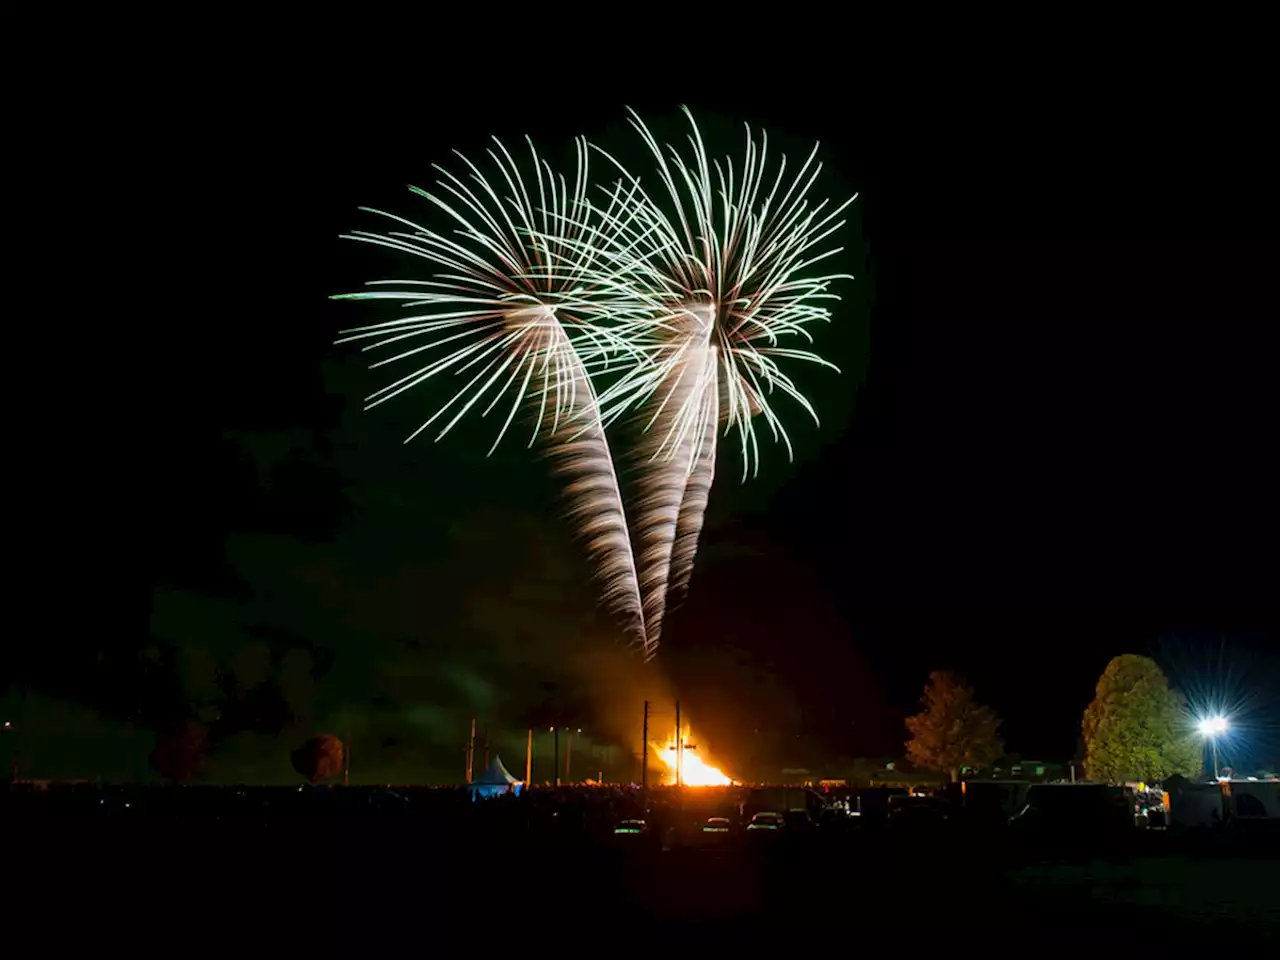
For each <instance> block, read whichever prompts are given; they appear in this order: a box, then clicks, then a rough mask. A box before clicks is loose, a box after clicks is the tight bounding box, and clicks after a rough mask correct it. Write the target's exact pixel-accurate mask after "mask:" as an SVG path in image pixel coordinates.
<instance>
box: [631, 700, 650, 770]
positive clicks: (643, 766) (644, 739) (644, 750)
mask: <svg viewBox="0 0 1280 960" xmlns="http://www.w3.org/2000/svg"><path fill="white" fill-rule="evenodd" d="M641 729H642V730H643V732H642V733H641V734H640V787H641V789H643V790H648V789H649V701H648V700H646V701H645V702H644V726H643V727H642V728H641ZM631 769H633V770H634V769H635V768H634V767H632V768H631Z"/></svg>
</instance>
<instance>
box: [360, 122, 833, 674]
mask: <svg viewBox="0 0 1280 960" xmlns="http://www.w3.org/2000/svg"><path fill="white" fill-rule="evenodd" d="M685 114H686V116H687V117H688V119H689V123H690V128H691V134H690V136H689V138H688V140H689V145H690V147H691V148H692V153H691V159H689V160H687V161H686V160H685V159H684V157H682V155H681V153H680V151H678V150H676V149H675V148H673V147H667V148H665V149H664V148H663V146H662V145H660V144H659V143H658V141H657V140H656V139H655V138H654V137H653V135H652V134H651V133H650V132H649V130H648V128H647V127H646V126H645V125H644V123H643V121H641V119H640V118H639V116H638V115H636V114H635V113H634V111H633V112H632V117H631V124H632V126H633V127H634V128H635V130H636V131H637V132H638V133H639V134H640V136H641V137H642V139H643V141H644V143H645V144H646V146H647V147H648V149H649V152H650V153H651V155H652V157H653V159H654V161H655V163H656V166H657V173H658V176H657V184H658V186H657V189H656V190H654V191H652V192H650V191H647V190H646V189H645V187H644V186H642V184H641V180H640V178H639V177H637V176H634V175H633V174H631V173H629V172H628V171H627V170H626V168H625V167H623V165H622V164H621V163H619V162H618V161H617V160H616V159H614V158H613V157H612V156H610V155H608V154H606V153H604V152H603V151H600V152H601V153H602V154H603V155H604V156H605V157H606V158H607V159H608V160H609V162H610V163H612V164H613V166H614V167H615V168H616V170H617V171H618V173H619V174H620V179H618V180H617V181H616V182H615V183H614V185H613V187H612V188H611V189H610V190H609V191H608V192H607V196H608V202H607V203H604V202H602V203H599V204H597V203H594V202H592V201H591V200H590V199H589V198H588V197H587V158H588V153H589V149H588V146H587V144H586V143H585V141H582V140H579V141H578V144H577V146H578V150H577V157H578V162H577V175H576V177H575V179H574V182H573V185H572V187H570V186H569V185H568V184H567V183H566V182H565V180H564V178H563V177H559V178H557V177H556V176H555V175H554V174H553V173H552V171H551V169H550V167H548V166H547V165H546V164H545V162H543V161H541V160H540V159H539V158H538V156H537V154H536V152H534V150H533V147H532V144H530V147H529V149H530V154H531V156H532V161H533V162H532V168H533V170H534V176H533V178H532V180H531V181H530V180H526V179H523V178H522V176H521V172H520V167H519V165H518V164H517V163H516V162H515V161H514V160H513V158H512V157H511V155H510V154H509V153H508V152H507V151H506V149H505V148H504V147H503V146H502V145H501V143H499V142H498V141H497V140H494V144H495V148H496V149H490V150H489V151H488V153H489V157H490V159H491V160H492V162H493V166H494V167H495V168H496V170H497V171H498V176H497V178H496V179H494V180H492V181H491V180H489V179H487V178H486V177H485V176H484V174H482V173H481V171H480V169H479V168H478V167H477V166H475V165H474V164H472V163H471V162H470V161H468V160H467V159H466V158H465V157H461V155H460V154H459V157H460V158H461V159H462V162H463V163H464V164H465V165H466V167H467V170H468V176H467V178H466V179H465V180H464V179H460V178H458V177H456V176H454V175H453V174H451V173H449V172H447V171H445V170H444V169H443V168H440V167H436V169H437V170H438V171H439V172H440V174H441V177H442V179H440V180H439V181H437V187H438V192H436V193H430V192H427V191H422V190H416V189H415V191H414V192H415V193H417V194H419V195H420V196H422V197H423V198H425V199H427V200H428V201H430V202H431V203H433V204H434V205H435V206H436V207H438V208H439V209H440V210H441V211H443V213H444V214H445V215H446V216H447V217H448V218H451V219H452V220H453V221H454V222H455V224H456V225H457V229H455V230H454V232H453V234H452V235H450V236H446V235H444V234H441V233H438V232H435V231H434V230H431V229H427V228H425V227H422V226H419V225H418V224H416V223H413V222H411V221H409V220H405V219H403V218H401V217H398V216H395V215H392V214H387V213H382V212H381V211H370V212H373V213H376V214H379V215H380V216H383V217H385V218H387V219H389V220H391V221H392V222H394V223H395V224H397V225H398V226H399V227H400V228H402V229H397V230H392V231H390V232H387V233H371V232H364V231H361V232H357V233H354V234H351V235H350V238H351V239H354V240H358V241H362V242H365V243H372V244H376V245H379V246H383V247H387V248H390V249H392V250H396V251H398V252H401V253H406V254H410V255H412V256H414V257H417V258H420V259H421V260H423V261H426V263H427V264H428V265H429V267H430V268H431V271H432V276H431V279H429V280H423V279H415V280H403V281H379V282H377V283H374V284H371V285H370V286H372V287H374V288H375V289H372V290H367V291H364V292H362V293H356V294H349V295H346V296H345V297H342V298H340V299H355V300H375V299H386V300H395V301H400V302H401V304H402V306H403V307H404V308H405V309H406V310H407V311H408V312H409V314H410V315H409V316H405V317H401V318H400V319H397V320H393V321H389V322H386V323H381V324H376V325H374V326H369V327H360V328H356V329H354V330H348V331H344V333H345V334H346V336H345V337H344V339H343V340H342V341H339V342H348V341H363V342H366V346H365V349H366V350H372V349H380V348H385V347H390V346H392V345H395V344H404V345H405V346H406V347H407V349H402V350H400V351H399V352H397V353H395V354H394V355H392V356H389V357H386V358H385V359H382V360H380V361H378V362H377V363H375V364H374V366H375V367H378V366H382V365H384V364H390V363H395V362H400V361H404V360H407V359H409V358H414V357H416V358H420V360H421V358H424V357H428V356H433V357H434V359H430V360H426V361H422V362H421V363H420V365H419V366H418V367H417V368H416V369H415V370H414V371H413V372H412V373H409V374H408V375H406V376H404V377H402V378H400V379H399V380H397V381H395V382H394V383H392V384H389V385H388V386H386V387H384V388H382V389H381V390H378V391H377V392H376V393H374V394H373V395H372V396H371V397H370V398H369V406H370V407H373V406H377V405H378V404H380V403H384V402H386V401H387V400H390V399H391V398H393V397H395V396H398V395H400V394H401V393H404V392H405V391H407V390H410V389H412V388H414V387H416V386H418V385H420V384H422V383H424V382H425V381H427V380H429V379H430V378H432V377H435V376H437V375H440V374H444V373H450V374H451V375H453V376H455V377H459V376H460V377H464V378H465V383H464V384H463V385H462V386H461V388H460V389H459V390H458V391H457V392H456V393H455V394H454V396H453V398H452V399H451V400H449V401H448V402H447V403H445V404H444V405H443V406H441V407H440V408H439V409H438V410H437V411H436V412H435V413H434V414H433V415H432V416H431V417H430V418H429V419H428V420H427V421H426V422H425V423H423V425H422V426H421V427H420V428H419V429H418V430H417V431H415V432H414V434H412V435H411V436H410V437H409V438H408V439H413V437H414V436H417V435H418V434H419V433H421V432H422V431H423V430H425V429H427V428H428V427H429V426H431V425H432V424H434V423H436V422H437V421H441V420H442V419H443V418H445V417H446V416H447V417H449V419H447V420H445V421H444V423H443V426H442V427H441V429H440V430H439V433H438V435H437V439H439V438H440V437H443V436H444V435H445V434H447V433H448V432H449V430H451V429H452V428H453V427H454V426H455V425H456V424H457V423H458V422H459V420H460V419H461V418H462V417H463V416H465V415H466V414H467V413H468V411H470V410H472V409H475V408H477V407H480V406H481V404H482V403H483V402H484V401H485V400H486V399H487V405H484V406H483V407H482V408H481V409H482V413H481V415H482V416H483V415H487V414H488V413H490V412H491V411H492V410H493V409H494V408H495V407H497V406H499V405H500V404H503V403H505V404H506V406H507V411H508V412H507V414H506V419H505V421H504V422H503V424H502V427H501V429H500V430H499V431H498V437H497V438H496V439H495V441H494V446H495V447H496V445H497V443H498V442H499V441H500V440H501V438H502V436H503V435H504V434H505V433H506V432H507V430H508V428H509V427H510V426H511V423H512V420H513V419H514V417H515V414H516V412H517V411H518V410H519V409H520V408H521V407H522V406H531V407H533V408H535V409H536V416H535V417H534V428H533V434H532V436H531V437H530V444H531V445H532V443H533V442H534V441H535V440H536V439H537V438H538V436H539V435H544V436H545V437H546V442H547V449H548V451H549V453H550V455H551V457H552V459H553V461H554V462H555V465H556V468H557V470H558V472H559V473H561V474H562V475H563V476H565V478H566V489H567V493H568V497H569V513H570V515H571V517H572V518H573V519H574V521H575V523H576V526H577V528H578V530H579V532H580V533H581V534H582V535H583V536H584V537H585V538H586V540H587V544H588V548H589V550H590V553H591V555H592V557H593V559H594V560H595V567H596V571H597V574H598V576H599V578H600V579H601V581H602V582H603V584H604V593H605V598H606V600H607V601H608V603H609V604H610V605H611V606H612V607H613V608H614V609H615V610H616V611H617V612H618V613H619V614H620V615H621V616H622V617H623V618H624V620H625V621H626V622H627V624H628V629H629V632H630V634H631V635H632V636H633V637H634V639H635V641H636V643H637V644H638V645H639V646H640V647H641V648H642V649H643V650H644V652H645V655H646V657H648V656H652V655H653V652H654V650H655V649H656V646H657V643H658V639H659V636H660V634H661V630H662V622H663V619H664V617H665V615H666V610H667V598H668V596H669V595H670V593H671V592H672V591H673V590H674V591H677V592H678V591H680V590H682V589H684V588H686V587H687V586H688V583H689V580H690V577H691V575H692V570H693V562H694V557H695V554H696V552H697V545H698V539H699V536H700V534H701V530H702V525H703V518H704V516H705V512H706V507H707V502H708V498H709V495H710V489H711V485H712V482H713V480H714V477H715V472H716V458H717V452H718V449H717V448H718V441H719V438H720V434H721V432H722V430H721V427H722V426H723V433H724V435H726V436H727V435H728V434H729V433H731V432H735V431H736V433H737V434H738V438H739V442H740V444H741V449H742V461H743V479H744V480H745V479H746V477H747V476H748V475H750V474H752V473H754V472H756V471H758V469H759V458H760V449H759V441H758V438H757V435H756V429H755V424H754V421H755V419H756V418H758V417H763V419H764V421H765V423H766V424H767V425H768V427H769V430H770V432H771V433H772V435H773V437H774V439H775V440H781V441H782V443H783V444H784V445H785V446H786V448H787V454H788V457H790V456H791V455H792V448H791V441H790V438H789V437H788V435H787V431H786V429H785V427H784V425H783V422H782V419H781V418H780V417H779V416H778V415H777V414H776V413H775V411H774V409H773V406H772V399H773V397H774V395H775V394H778V393H780V394H783V395H785V396H788V397H790V398H791V399H792V400H794V401H796V402H797V403H799V405H800V406H801V407H802V408H803V409H804V410H805V411H806V412H807V413H808V414H809V415H810V416H812V417H813V418H814V420H815V422H816V421H817V414H816V413H815V411H814V409H813V407H812V405H811V404H810V403H809V402H808V401H807V400H806V399H805V398H804V396H803V394H802V393H801V392H800V390H799V389H798V388H797V387H796V385H795V383H794V382H793V381H792V380H791V379H790V377H789V376H788V375H787V374H786V373H785V372H784V371H783V370H782V368H781V367H780V366H779V361H780V360H782V361H790V360H796V361H804V362H810V363H816V364H819V365H822V366H827V367H831V368H832V369H835V368H834V366H833V365H832V364H830V363H828V362H827V361H826V360H824V359H823V358H822V357H820V356H819V355H818V354H816V353H814V352H813V351H811V350H809V349H806V348H805V347H807V345H808V344H811V343H812V336H811V335H810V333H809V331H808V329H807V328H808V327H809V326H811V325H812V324H813V323H814V322H817V321H825V320H828V319H829V318H830V312H829V310H828V308H827V307H826V306H825V301H829V300H837V299H839V298H838V297H837V296H836V295H835V294H832V293H829V292H828V287H829V285H830V284H831V283H832V282H833V281H836V280H839V279H844V278H848V275H847V274H838V273H828V274H822V273H821V272H820V271H817V270H814V269H812V268H814V266H815V265H816V264H818V263H820V262H821V261H823V260H825V259H827V258H829V257H831V256H834V255H835V254H837V253H839V252H840V249H841V248H834V249H827V250H825V251H823V252H820V250H819V248H820V245H822V244H823V241H825V240H826V239H827V238H828V237H829V236H830V235H831V234H832V233H833V232H835V231H836V230H838V229H839V228H840V227H841V226H842V225H843V221H842V220H840V219H839V217H840V214H841V213H842V212H843V211H844V210H845V208H846V207H847V206H848V205H849V204H850V203H852V202H853V199H854V198H850V200H848V201H846V202H845V203H843V204H840V205H838V206H835V207H831V206H830V205H829V201H826V200H823V201H821V202H818V203H813V202H811V201H810V200H809V198H808V194H809V190H810V188H811V187H812V185H813V182H814V180H815V179H816V178H817V176H818V173H819V171H820V170H821V164H815V162H814V159H815V157H816V154H817V149H818V148H817V145H815V146H814V149H813V151H812V152H811V153H810V154H809V156H808V158H807V159H806V160H805V161H804V163H803V164H801V165H800V166H799V167H798V169H797V170H796V172H795V173H794V174H793V175H791V176H788V174H787V159H786V157H785V156H783V157H782V158H781V161H780V163H778V164H777V166H776V169H775V170H774V171H773V173H772V174H770V162H769V152H768V140H767V137H766V135H765V134H763V133H761V134H760V137H759V140H758V141H757V139H756V136H755V135H754V134H753V133H752V131H751V129H750V128H747V131H746V153H745V156H744V159H743V160H742V162H741V164H740V165H735V163H734V162H733V161H732V160H731V159H728V158H726V159H724V160H723V161H720V160H717V161H710V160H709V158H708V156H707V152H706V149H705V147H704V145H703V141H702V137H701V134H700V133H699V131H698V127H697V124H696V123H694V121H693V116H692V114H690V113H689V111H688V110H685ZM596 149H598V148H596ZM713 171H714V176H713ZM793 337H800V338H802V340H803V341H804V344H803V345H802V346H801V347H798V348H797V347H795V346H790V345H789V344H791V343H794V341H793V340H789V339H788V338H793ZM598 382H603V383H605V384H607V386H605V387H604V388H603V389H599V388H597V385H596V384H597V383H598ZM628 413H630V414H632V415H633V416H634V417H635V418H636V419H637V421H638V422H639V424H640V425H641V427H642V434H641V436H640V440H639V443H638V444H637V447H636V455H637V457H638V459H639V460H640V461H641V463H642V465H643V469H642V471H641V475H640V480H639V491H638V502H637V504H636V506H637V508H638V509H637V512H636V515H635V542H636V545H637V546H638V551H633V549H632V543H633V541H632V536H631V531H630V530H629V528H628V526H627V519H626V515H625V513H624V510H623V504H622V498H621V496H620V491H619V486H618V481H617V476H616V473H615V471H614V466H613V461H612V459H611V456H610V450H609V444H608V441H607V439H606V434H605V430H606V427H607V426H608V425H609V424H611V423H612V422H614V421H615V420H616V419H618V418H619V417H622V416H624V415H626V414H628ZM406 442H408V441H407V440H406Z"/></svg>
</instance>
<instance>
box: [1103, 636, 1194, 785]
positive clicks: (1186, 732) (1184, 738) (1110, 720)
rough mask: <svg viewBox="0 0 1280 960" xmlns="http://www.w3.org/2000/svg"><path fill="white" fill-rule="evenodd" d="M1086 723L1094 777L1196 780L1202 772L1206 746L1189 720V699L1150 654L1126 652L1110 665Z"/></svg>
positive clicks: (1118, 781) (1121, 781)
mask: <svg viewBox="0 0 1280 960" xmlns="http://www.w3.org/2000/svg"><path fill="white" fill-rule="evenodd" d="M1082 727H1083V730H1084V744H1085V761H1084V762H1085V772H1086V773H1087V774H1088V776H1089V778H1090V779H1091V780H1105V781H1110V782H1113V783H1124V782H1127V781H1134V780H1152V781H1160V780H1164V779H1166V778H1168V777H1170V776H1173V775H1174V774H1182V775H1183V776H1185V777H1189V778H1192V779H1194V778H1196V777H1198V776H1199V775H1200V773H1201V770H1202V767H1203V762H1204V761H1203V756H1202V752H1201V744H1200V741H1199V740H1198V739H1197V738H1196V736H1195V731H1194V729H1192V727H1191V724H1190V723H1189V722H1188V715H1187V702H1186V699H1185V698H1184V697H1183V696H1182V694H1181V693H1179V692H1178V691H1177V690H1174V689H1172V688H1171V687H1170V686H1169V681H1168V679H1167V678H1166V677H1165V675H1164V671H1162V670H1161V669H1160V667H1159V666H1158V665H1157V664H1156V662H1155V661H1154V660H1152V659H1150V658H1149V657H1140V656H1137V655H1135V654H1125V655H1124V656H1120V657H1116V658H1114V659H1113V660H1112V661H1111V662H1110V663H1108V664H1107V669H1106V670H1104V671H1103V672H1102V677H1101V678H1100V679H1099V680H1098V687H1097V690H1096V691H1095V696H1094V698H1093V702H1092V703H1090V704H1089V706H1088V707H1087V708H1086V709H1085V712H1084V721H1083V723H1082Z"/></svg>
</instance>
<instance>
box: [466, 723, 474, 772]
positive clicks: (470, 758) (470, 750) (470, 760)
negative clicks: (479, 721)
mask: <svg viewBox="0 0 1280 960" xmlns="http://www.w3.org/2000/svg"><path fill="white" fill-rule="evenodd" d="M475 760H476V718H475V717H472V718H471V736H470V737H468V738H467V783H470V782H471V773H472V768H473V766H474V765H475Z"/></svg>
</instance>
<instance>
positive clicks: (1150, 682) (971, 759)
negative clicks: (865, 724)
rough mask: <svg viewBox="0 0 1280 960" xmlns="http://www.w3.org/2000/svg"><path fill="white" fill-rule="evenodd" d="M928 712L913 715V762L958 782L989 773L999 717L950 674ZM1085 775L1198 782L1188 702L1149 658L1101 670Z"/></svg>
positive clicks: (1088, 724) (936, 687)
mask: <svg viewBox="0 0 1280 960" xmlns="http://www.w3.org/2000/svg"><path fill="white" fill-rule="evenodd" d="M920 702H921V705H922V707H923V710H921V712H920V713H918V714H916V715H915V716H912V717H908V718H907V730H908V731H909V732H910V734H911V739H910V740H908V741H907V757H908V758H909V759H910V760H911V761H912V762H913V763H915V764H917V765H918V766H921V767H924V768H925V769H927V770H935V771H938V772H940V773H945V774H947V775H949V776H950V777H951V779H952V780H953V781H954V780H957V779H959V777H960V775H961V773H963V772H965V771H966V770H971V771H982V770H989V769H991V767H993V766H994V765H995V764H996V762H997V761H999V759H1000V758H1001V757H1002V756H1003V755H1004V744H1003V741H1002V740H1001V737H1000V724H1001V720H1000V718H999V716H997V715H996V712H995V711H994V710H992V709H991V708H990V707H989V706H986V705H984V704H982V703H979V702H978V700H977V698H976V697H975V695H974V691H973V688H972V687H970V686H969V685H968V684H967V683H966V682H965V680H964V679H963V678H962V677H960V676H958V675H956V674H954V673H951V672H949V671H935V672H934V673H932V674H930V675H929V682H928V683H927V684H926V685H925V688H924V696H923V697H922V698H921V701H920ZM1081 732H1082V735H1083V736H1082V739H1083V743H1084V757H1083V760H1084V775H1085V776H1086V777H1087V778H1088V779H1090V780H1100V781H1106V782H1110V783H1124V782H1132V781H1152V782H1159V781H1162V780H1165V779H1167V778H1169V777H1171V776H1173V775H1175V774H1180V775H1182V776H1184V777H1190V778H1195V777H1199V776H1200V775H1201V773H1202V772H1203V765H1204V764H1203V752H1202V747H1201V743H1200V740H1199V739H1198V738H1197V736H1196V733H1195V730H1194V728H1193V726H1192V723H1191V719H1190V714H1189V712H1188V710H1187V701H1186V698H1185V697H1184V696H1183V695H1182V693H1180V692H1179V691H1178V690H1176V689H1175V688H1173V687H1171V686H1170V685H1169V680H1168V678H1167V677H1166V676H1165V674H1164V671H1162V670H1161V669H1160V667H1159V665H1157V664H1156V662H1155V661H1154V660H1152V659H1150V658H1149V657H1142V656H1137V655H1135V654H1125V655H1123V656H1119V657H1115V658H1114V659H1112V661H1111V662H1110V663H1108V664H1107V668H1106V669H1105V670H1104V671H1103V672H1102V676H1101V678H1099V680H1098V684H1097V687H1096V689H1095V691H1094V698H1093V700H1092V702H1091V703H1090V704H1089V705H1088V707H1086V708H1085V711H1084V716H1083V718H1082V720H1081Z"/></svg>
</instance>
